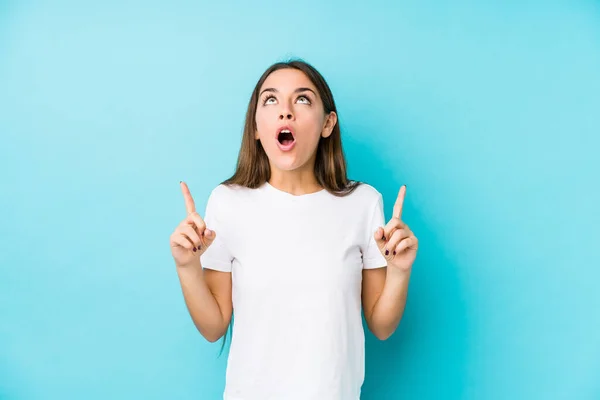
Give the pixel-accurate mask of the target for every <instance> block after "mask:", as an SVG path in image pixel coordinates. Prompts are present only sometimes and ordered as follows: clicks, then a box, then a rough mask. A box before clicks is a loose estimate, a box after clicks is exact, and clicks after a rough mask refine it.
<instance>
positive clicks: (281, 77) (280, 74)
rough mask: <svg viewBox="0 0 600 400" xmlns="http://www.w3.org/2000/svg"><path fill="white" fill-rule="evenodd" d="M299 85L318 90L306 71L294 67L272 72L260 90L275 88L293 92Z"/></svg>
mask: <svg viewBox="0 0 600 400" xmlns="http://www.w3.org/2000/svg"><path fill="white" fill-rule="evenodd" d="M299 87H304V88H310V89H312V90H314V91H315V93H316V92H317V89H316V87H315V85H313V83H312V82H311V81H310V79H308V77H307V76H306V75H305V74H304V72H302V71H300V70H297V69H293V68H284V69H280V70H277V71H274V72H272V73H271V74H270V75H269V76H268V77H267V79H266V80H265V82H264V83H263V85H262V86H261V88H260V91H262V90H263V89H266V88H274V89H277V90H278V91H280V92H293V91H294V90H296V89H297V88H299Z"/></svg>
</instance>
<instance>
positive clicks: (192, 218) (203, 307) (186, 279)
mask: <svg viewBox="0 0 600 400" xmlns="http://www.w3.org/2000/svg"><path fill="white" fill-rule="evenodd" d="M181 190H182V192H183V197H184V200H185V206H186V210H187V213H188V214H187V217H186V218H185V219H184V220H183V221H181V223H180V224H179V225H178V226H177V228H176V229H175V231H174V232H173V233H172V234H171V237H170V244H171V253H172V255H173V259H174V261H175V266H176V268H177V275H178V277H179V282H180V284H181V290H182V292H183V297H184V300H185V304H186V306H187V309H188V311H189V313H190V316H191V317H192V320H193V322H194V325H195V326H196V328H197V329H198V331H199V332H200V333H201V334H202V336H204V337H205V338H206V340H208V341H210V342H216V341H217V340H219V339H220V338H221V337H222V336H223V335H224V334H225V332H226V331H227V327H228V326H229V322H230V321H231V315H232V309H233V306H232V298H231V272H221V271H217V270H212V269H207V268H203V267H202V265H201V262H200V256H201V255H202V254H203V253H204V252H205V251H206V249H207V248H208V247H209V246H210V245H211V244H212V243H213V241H214V240H215V238H216V235H217V232H215V231H213V230H210V229H207V227H206V224H205V223H204V220H203V219H202V217H200V215H199V214H198V213H197V212H196V206H195V204H194V200H193V198H192V195H191V194H190V191H189V189H188V187H187V185H186V184H185V183H183V182H182V183H181Z"/></svg>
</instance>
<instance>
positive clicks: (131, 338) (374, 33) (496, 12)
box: [0, 1, 600, 400]
mask: <svg viewBox="0 0 600 400" xmlns="http://www.w3.org/2000/svg"><path fill="white" fill-rule="evenodd" d="M98 3H99V2H95V3H92V2H89V3H88V4H82V3H80V2H75V1H73V2H53V3H50V2H48V3H45V2H34V1H23V2H17V1H2V2H0V134H1V145H0V177H1V181H0V182H1V183H0V184H1V197H0V207H1V210H2V211H1V215H2V218H1V221H0V234H1V238H2V240H1V241H0V266H1V269H0V318H1V319H0V321H1V322H0V398H1V399H84V398H85V399H108V398H111V399H134V398H136V399H138V398H139V399H218V398H220V396H221V392H222V389H223V385H224V373H225V366H226V364H225V363H226V353H224V354H223V355H222V356H221V357H218V355H219V350H220V347H221V342H217V343H215V344H210V343H208V342H206V341H205V340H203V338H202V337H201V336H200V334H199V333H198V332H197V331H196V330H195V328H194V326H193V324H192V322H191V319H190V317H189V315H188V314H187V310H186V308H185V305H184V303H183V298H182V295H181V292H180V287H179V283H178V280H177V276H176V273H175V269H174V265H173V262H172V259H171V256H170V251H169V245H168V239H169V235H170V233H171V232H172V230H173V229H174V227H175V226H176V224H177V223H178V222H179V221H180V220H181V219H182V218H183V217H184V215H185V209H184V204H183V199H182V197H181V193H180V189H179V181H180V180H182V179H183V180H186V181H187V182H188V183H189V185H190V187H191V190H192V193H193V194H194V196H195V198H196V202H197V205H198V208H199V209H201V210H203V209H204V206H205V201H206V197H207V195H208V194H209V192H210V190H211V189H212V188H213V187H214V186H215V185H217V184H218V183H219V182H220V181H221V180H223V179H224V178H226V177H228V176H229V174H230V173H231V172H232V171H233V167H234V164H235V160H236V157H237V152H238V149H239V142H240V137H241V130H242V125H243V118H244V113H245V109H246V105H247V101H248V99H249V95H250V92H251V90H252V88H253V85H254V84H255V82H256V80H257V79H258V77H259V76H260V74H261V73H262V71H263V70H264V69H265V68H267V66H268V65H269V64H271V63H272V62H275V61H278V60H281V59H286V58H288V57H301V58H304V59H305V60H306V61H309V62H311V63H313V64H314V65H315V66H316V67H317V68H318V69H319V70H320V71H321V72H322V73H323V74H324V76H325V77H326V79H327V80H328V82H329V84H330V85H331V87H332V90H333V92H334V95H335V99H336V102H337V104H338V106H339V116H340V123H341V126H342V130H343V140H344V145H345V151H346V152H347V156H348V162H349V166H350V174H351V177H353V178H355V179H361V180H365V181H367V182H369V183H371V184H372V185H374V186H375V187H376V188H377V189H379V190H380V191H381V192H382V193H383V194H384V199H385V202H386V217H389V216H390V215H391V208H392V205H393V202H394V199H395V196H396V193H397V190H398V188H399V187H400V185H401V184H404V183H406V184H408V191H407V198H406V203H405V211H404V219H405V221H406V222H407V223H408V224H409V225H410V226H411V228H412V229H413V230H414V231H415V233H416V234H417V236H418V237H419V238H420V253H419V256H418V260H417V262H416V263H415V266H414V272H413V275H412V281H411V286H410V291H409V300H408V303H407V308H406V312H405V314H404V318H403V320H402V322H401V325H400V327H399V329H398V331H397V332H396V333H395V335H394V336H393V337H392V338H391V339H389V340H388V341H385V342H379V341H377V340H376V339H375V338H374V337H373V336H372V335H371V334H368V336H367V366H366V368H367V372H366V374H367V376H366V381H365V384H364V390H363V398H364V399H372V400H375V399H377V400H378V399H509V398H510V399H516V398H519V399H566V398H570V399H575V398H577V399H592V398H595V399H598V398H600V311H599V310H600V290H599V288H598V280H599V279H600V256H599V247H600V246H599V244H598V242H599V239H600V234H599V233H598V226H599V223H600V212H599V211H598V205H599V203H600V189H598V184H599V183H600V179H599V175H600V174H599V171H600V161H599V156H598V154H597V153H598V149H599V145H600V139H599V137H600V3H599V2H597V1H562V2H561V1H525V2H501V1H488V2H475V1H471V2H470V1H458V2H437V1H406V2H402V3H398V4H397V5H392V3H391V2H384V1H372V2H369V3H368V4H367V2H363V3H362V4H361V3H349V2H341V1H328V2H320V1H305V2H290V3H282V2H279V1H270V2H261V3H256V2H229V1H221V2H206V3H199V2H191V1H190V2H147V1H143V2H142V1H138V2H133V1H128V2H124V3H123V2H102V4H98Z"/></svg>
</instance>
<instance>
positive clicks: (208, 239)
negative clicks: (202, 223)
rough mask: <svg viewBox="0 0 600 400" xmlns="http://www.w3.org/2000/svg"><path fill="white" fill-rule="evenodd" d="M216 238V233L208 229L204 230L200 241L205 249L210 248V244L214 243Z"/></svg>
mask: <svg viewBox="0 0 600 400" xmlns="http://www.w3.org/2000/svg"><path fill="white" fill-rule="evenodd" d="M216 237H217V232H215V231H213V230H210V229H208V228H206V229H204V233H203V234H202V239H203V241H204V244H205V246H206V247H208V246H210V245H211V243H212V242H214V240H215V238H216Z"/></svg>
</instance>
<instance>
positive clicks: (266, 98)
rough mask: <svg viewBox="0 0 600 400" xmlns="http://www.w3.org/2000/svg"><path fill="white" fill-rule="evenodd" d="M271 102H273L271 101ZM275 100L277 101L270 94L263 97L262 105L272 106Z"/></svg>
mask: <svg viewBox="0 0 600 400" xmlns="http://www.w3.org/2000/svg"><path fill="white" fill-rule="evenodd" d="M271 100H273V101H271ZM275 100H277V99H276V98H275V96H273V95H272V94H271V95H269V96H267V97H265V99H264V100H263V105H267V104H274V101H275Z"/></svg>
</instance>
